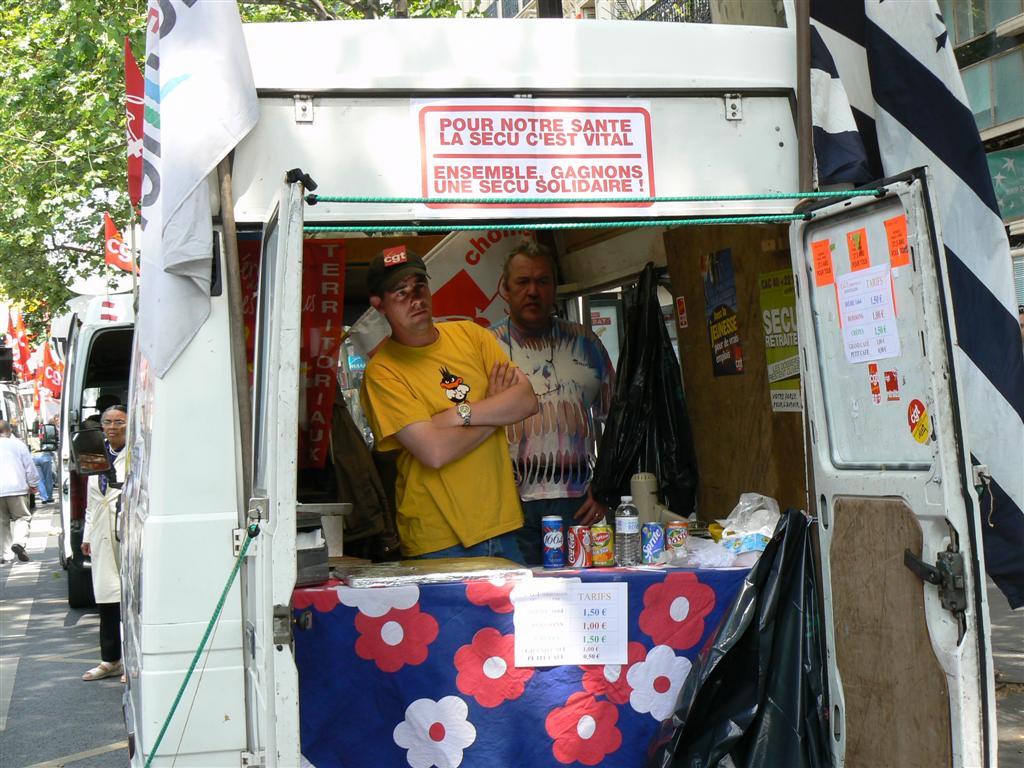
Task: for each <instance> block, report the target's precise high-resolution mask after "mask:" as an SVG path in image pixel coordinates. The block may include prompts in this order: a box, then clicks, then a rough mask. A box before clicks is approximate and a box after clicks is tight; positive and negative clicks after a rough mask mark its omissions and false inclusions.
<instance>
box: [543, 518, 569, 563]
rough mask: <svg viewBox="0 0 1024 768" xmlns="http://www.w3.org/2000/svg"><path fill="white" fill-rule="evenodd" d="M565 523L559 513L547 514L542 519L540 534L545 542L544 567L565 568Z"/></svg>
mask: <svg viewBox="0 0 1024 768" xmlns="http://www.w3.org/2000/svg"><path fill="white" fill-rule="evenodd" d="M563 530H564V524H563V523H562V518H561V517H559V516H558V515H545V516H544V517H542V518H541V519H540V535H541V538H542V541H543V542H544V567H545V568H564V567H565V549H564V547H563V544H564V541H565V537H564V535H563V533H562V532H563Z"/></svg>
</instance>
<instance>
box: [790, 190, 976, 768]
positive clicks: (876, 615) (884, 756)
mask: <svg viewBox="0 0 1024 768" xmlns="http://www.w3.org/2000/svg"><path fill="white" fill-rule="evenodd" d="M883 186H884V188H885V194H884V196H881V197H878V198H874V197H860V198H855V199H849V200H845V201H843V202H839V203H835V204H831V205H827V206H824V207H820V208H817V209H815V210H813V215H814V218H813V219H811V220H810V221H804V222H800V223H797V224H794V225H793V226H792V228H791V247H792V254H793V263H794V271H795V273H796V277H797V286H798V294H799V307H800V309H799V328H800V352H801V365H802V367H803V371H802V374H803V376H804V398H805V405H806V417H807V419H808V426H809V430H808V431H809V441H810V445H809V450H808V456H809V464H810V465H811V478H810V479H811V480H812V483H811V486H810V487H811V491H810V493H811V494H813V499H814V500H815V501H816V506H817V510H818V516H819V523H820V525H819V532H820V544H821V567H822V571H823V580H824V590H823V593H824V618H825V623H826V637H827V641H828V656H829V662H830V664H829V666H830V684H829V692H830V696H831V712H830V717H831V720H832V726H833V734H832V735H833V738H834V740H835V741H834V745H833V747H834V751H835V752H836V753H837V755H840V756H843V757H841V758H840V759H839V760H838V761H837V764H838V765H842V764H844V762H843V759H845V765H846V766H876V765H904V766H911V765H913V766H948V765H952V766H971V767H972V768H973V767H974V766H987V765H991V764H992V763H993V762H994V760H995V757H994V756H993V754H992V749H993V747H994V743H995V741H994V733H993V729H994V718H993V717H992V713H993V712H994V709H993V707H994V698H993V693H992V690H991V679H992V678H991V652H990V648H989V645H988V607H987V603H986V593H985V583H984V567H983V561H982V552H981V543H980V542H981V539H980V528H979V513H978V507H977V500H976V496H975V492H974V489H973V485H974V481H973V476H972V469H971V466H970V464H969V455H970V454H969V453H968V450H967V447H966V446H965V444H964V431H963V424H962V421H961V417H960V412H959V410H958V402H957V397H958V392H959V391H960V388H959V386H958V381H957V374H956V370H955V369H954V368H953V366H952V363H951V360H952V345H953V344H954V343H955V339H954V338H953V337H952V332H951V330H950V329H951V328H952V327H953V326H952V323H951V322H950V321H951V315H952V309H951V305H950V301H949V288H948V282H947V274H946V264H945V260H944V252H943V246H942V239H941V233H940V231H939V228H938V226H937V224H936V222H935V220H934V219H933V218H932V211H933V210H934V206H933V205H932V202H931V200H930V197H929V189H928V183H927V174H926V173H925V172H924V171H914V172H911V173H908V174H906V175H904V176H901V177H899V178H898V179H896V180H894V181H892V182H890V183H885V184H884V185H883ZM812 506H815V505H812Z"/></svg>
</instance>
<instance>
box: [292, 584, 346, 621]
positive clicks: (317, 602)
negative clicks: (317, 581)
mask: <svg viewBox="0 0 1024 768" xmlns="http://www.w3.org/2000/svg"><path fill="white" fill-rule="evenodd" d="M338 584H339V582H337V581H333V580H332V581H329V582H327V583H326V584H324V585H323V586H322V587H306V588H305V589H296V590H295V592H294V594H293V595H292V607H293V608H295V609H296V610H300V611H301V610H302V609H304V608H309V607H310V606H313V607H314V608H316V609H317V610H318V611H320V612H321V613H328V612H330V611H332V610H334V609H335V608H337V607H338V606H339V605H341V600H340V599H339V598H338V590H337V589H336V587H337V586H338Z"/></svg>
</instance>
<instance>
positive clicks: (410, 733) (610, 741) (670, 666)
mask: <svg viewBox="0 0 1024 768" xmlns="http://www.w3.org/2000/svg"><path fill="white" fill-rule="evenodd" d="M746 573H747V570H746V569H724V570H694V569H683V568H665V569H657V570H656V569H608V568H602V569H591V570H583V571H560V572H558V576H554V577H555V578H557V577H559V576H561V577H569V578H579V579H582V580H583V581H625V582H626V583H627V584H628V590H629V598H628V601H629V646H628V649H629V663H628V665H626V666H625V667H621V666H619V665H607V666H604V665H602V666H587V667H581V666H562V667H543V668H521V669H517V668H516V667H515V666H514V663H513V662H514V655H513V647H514V646H513V638H514V634H513V632H514V630H513V624H512V604H511V601H510V597H509V595H510V592H511V590H512V588H513V586H514V584H513V583H501V582H498V583H494V582H489V581H477V582H458V583H451V584H430V585H419V586H402V587H387V588H374V589H352V588H349V587H345V586H340V585H337V584H336V583H335V584H330V585H325V586H322V587H312V588H306V589H299V590H296V591H295V596H294V603H293V605H294V608H295V612H296V615H297V616H299V615H301V614H302V613H303V612H304V611H307V610H308V611H311V613H312V622H311V626H310V627H309V628H308V629H299V628H296V631H295V660H296V664H297V665H298V671H299V701H300V711H301V732H302V733H301V735H302V753H303V755H304V756H305V758H306V759H307V760H308V761H309V762H310V763H311V764H312V765H313V766H315V768H342V767H344V768H392V767H393V766H394V767H399V768H400V767H401V766H405V765H409V766H412V767H413V768H430V766H438V768H454V766H465V767H466V768H476V767H477V766H479V767H480V768H517V767H518V766H523V767H524V768H542V767H543V766H552V767H558V766H564V765H597V764H600V765H601V766H602V768H637V766H641V765H643V760H644V756H645V754H646V750H647V744H648V742H649V740H650V738H651V736H652V735H653V734H654V732H655V731H656V729H657V727H658V724H659V723H660V722H661V720H662V719H664V718H666V717H668V716H670V715H671V713H672V711H673V709H674V706H675V701H676V696H677V694H678V692H679V689H680V687H681V686H682V683H683V680H684V679H685V678H686V675H687V673H688V672H689V670H690V666H691V662H692V661H693V660H695V659H696V657H697V654H698V652H699V651H700V649H701V648H702V647H703V645H704V643H705V642H706V641H707V640H708V638H709V637H710V635H711V632H712V631H713V630H714V628H715V626H716V625H717V623H718V621H719V619H720V618H721V616H722V613H723V611H725V609H726V608H727V607H728V606H729V603H730V602H731V601H732V599H733V597H734V596H735V595H736V593H737V591H738V590H739V587H740V585H741V584H742V582H743V578H744V577H745V576H746ZM540 575H542V576H544V577H552V576H551V575H550V574H549V573H545V574H540Z"/></svg>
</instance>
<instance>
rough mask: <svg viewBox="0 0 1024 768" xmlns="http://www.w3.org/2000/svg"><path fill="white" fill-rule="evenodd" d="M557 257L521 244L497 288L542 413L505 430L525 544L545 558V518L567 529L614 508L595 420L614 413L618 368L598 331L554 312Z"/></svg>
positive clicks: (504, 334)
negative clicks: (596, 486) (595, 488)
mask: <svg viewBox="0 0 1024 768" xmlns="http://www.w3.org/2000/svg"><path fill="white" fill-rule="evenodd" d="M556 282H557V281H556V279H555V263H554V259H552V257H551V254H550V252H549V251H548V250H547V249H546V248H544V247H543V246H541V245H538V244H537V243H534V242H533V241H530V240H527V241H524V242H523V244H522V245H520V246H518V247H516V248H515V249H514V250H513V251H512V253H511V254H509V256H508V258H507V259H506V260H505V265H504V267H503V269H502V276H501V282H500V283H499V286H498V290H499V292H500V293H501V296H502V298H504V299H505V301H507V302H508V311H509V316H508V318H507V319H506V320H503V321H501V322H499V323H497V324H496V325H495V326H494V327H492V329H491V332H492V333H494V335H495V336H496V337H497V339H498V344H499V345H500V346H501V348H502V349H504V350H507V352H508V355H509V358H510V359H511V360H512V362H513V363H514V364H515V365H517V366H518V367H519V368H520V369H521V370H522V371H523V372H524V373H525V374H526V375H527V377H529V379H530V383H531V384H532V385H533V391H534V392H535V393H536V395H537V399H538V400H539V401H540V411H539V412H538V413H537V414H535V415H533V416H530V417H529V418H527V419H525V420H523V421H520V422H517V423H515V424H511V425H509V426H508V427H506V428H505V432H506V434H507V436H508V442H509V452H510V453H511V455H512V464H513V467H514V470H515V477H516V485H517V487H518V489H519V498H520V499H521V500H522V502H523V518H524V523H523V528H522V530H521V531H520V533H519V549H520V550H521V551H522V553H523V556H524V557H525V558H526V564H527V565H540V564H541V552H542V550H541V518H543V517H544V516H545V515H558V516H559V517H561V518H562V521H563V524H564V526H565V530H566V531H568V530H569V527H570V526H573V525H593V524H595V523H599V522H600V521H601V519H602V518H604V517H605V516H606V515H607V514H608V508H607V507H606V506H605V505H604V504H602V503H601V502H600V501H598V500H597V499H595V498H594V496H593V494H592V493H591V491H590V482H591V479H592V478H593V466H594V460H595V456H596V452H597V429H596V423H597V422H603V421H604V419H605V418H606V417H607V416H608V408H609V406H610V405H611V396H612V390H613V389H614V387H615V371H614V369H613V368H612V362H611V360H610V359H609V357H608V352H607V351H606V350H605V348H604V345H603V344H602V343H601V341H600V339H598V338H597V336H596V335H595V334H594V333H593V332H591V331H589V330H587V329H586V328H584V327H583V326H582V325H580V324H579V323H572V322H569V321H568V320H562V319H560V318H558V317H556V316H555V287H556Z"/></svg>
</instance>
